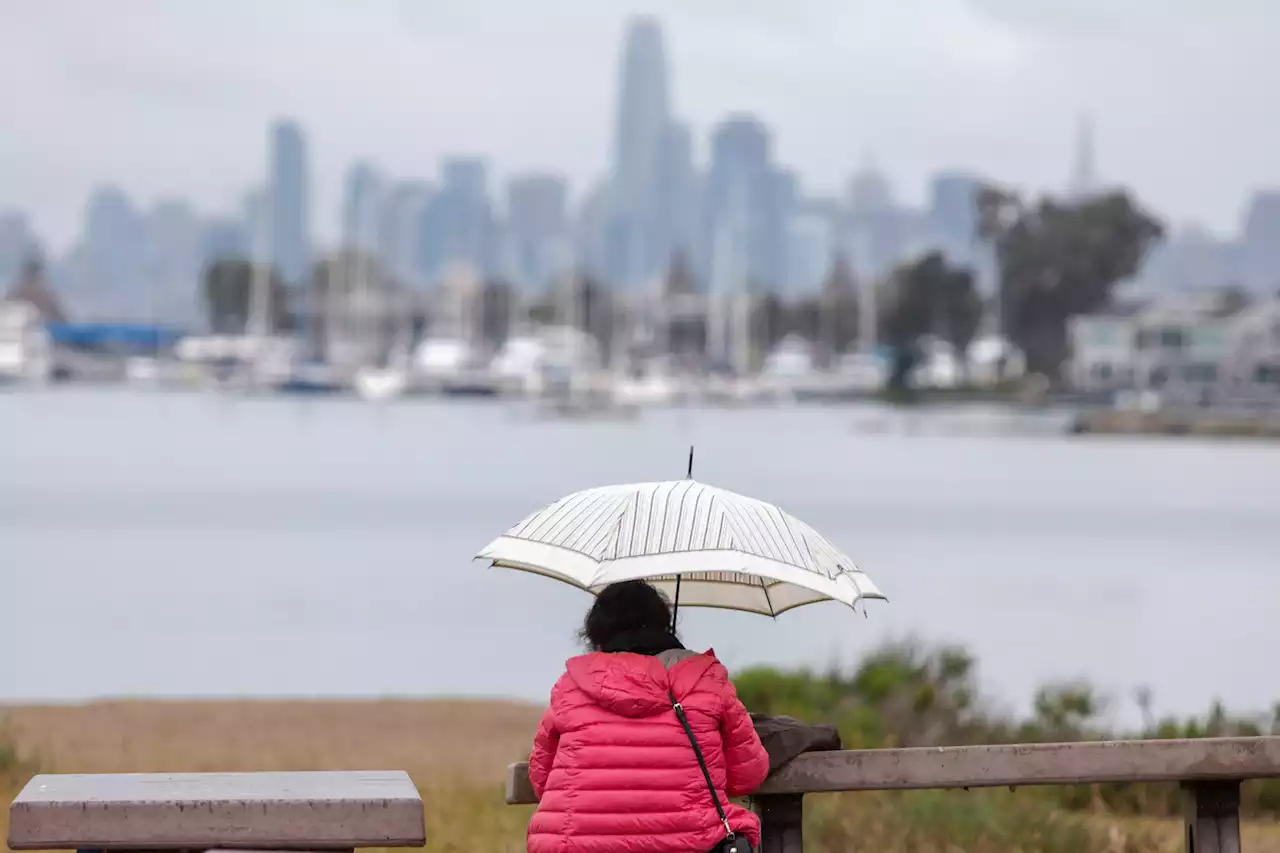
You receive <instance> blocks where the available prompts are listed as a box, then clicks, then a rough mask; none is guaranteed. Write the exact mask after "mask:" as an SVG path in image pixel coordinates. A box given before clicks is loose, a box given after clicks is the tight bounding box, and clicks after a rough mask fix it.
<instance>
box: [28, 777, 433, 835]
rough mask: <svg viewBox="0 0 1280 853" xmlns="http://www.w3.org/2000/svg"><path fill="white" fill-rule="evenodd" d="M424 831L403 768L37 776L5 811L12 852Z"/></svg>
mask: <svg viewBox="0 0 1280 853" xmlns="http://www.w3.org/2000/svg"><path fill="white" fill-rule="evenodd" d="M425 835H426V833H425V827H424V822H423V811H422V799H421V798H420V797H419V796H418V791H417V789H416V788H415V787H414V785H413V782H412V781H410V779H409V776H408V774H406V773H403V772H400V771H389V772H372V773H370V772H355V773H348V772H313V773H172V774H170V773H163V774H137V773H126V774H104V775H52V776H36V777H35V778H33V779H32V780H31V781H30V782H28V783H27V786H26V787H25V788H23V789H22V792H21V793H20V794H18V797H17V799H15V800H14V801H13V806H12V808H11V809H10V812H9V847H10V848H11V849H13V850H66V849H76V850H212V849H218V848H236V849H253V850H293V851H299V850H316V851H321V850H352V849H354V848H357V847H421V846H422V845H423V844H424V843H425Z"/></svg>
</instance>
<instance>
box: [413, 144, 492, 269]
mask: <svg viewBox="0 0 1280 853" xmlns="http://www.w3.org/2000/svg"><path fill="white" fill-rule="evenodd" d="M495 236H496V234H495V223H494V217H493V210H492V207H491V205H490V203H489V167H488V164H487V163H486V162H485V161H484V160H483V159H481V158H478V157H448V158H445V159H444V160H443V161H441V163H440V188H439V191H438V192H437V193H436V195H435V198H433V199H432V201H431V203H430V205H428V208H427V212H426V215H425V216H424V217H423V257H424V268H425V270H426V273H427V275H428V276H429V277H430V278H431V279H432V280H438V279H439V278H440V277H441V276H442V275H444V273H445V271H446V270H447V269H449V268H450V267H452V266H455V265H459V264H461V265H465V266H467V267H469V268H470V269H472V270H474V271H475V272H476V273H477V274H479V275H480V276H482V277H483V276H488V275H490V274H492V273H493V272H495V271H496V267H497V263H496V261H497V257H496V255H497V253H496V251H495Z"/></svg>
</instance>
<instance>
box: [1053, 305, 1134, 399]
mask: <svg viewBox="0 0 1280 853" xmlns="http://www.w3.org/2000/svg"><path fill="white" fill-rule="evenodd" d="M1136 342H1137V333H1136V328H1135V325H1134V320H1133V317H1132V316H1128V315H1125V314H1120V313H1116V314H1085V315H1079V316H1075V317H1071V318H1070V319H1069V320H1068V321H1067V343H1068V346H1069V347H1070V349H1071V358H1070V361H1068V363H1067V369H1066V374H1067V379H1068V381H1070V383H1071V385H1072V386H1073V387H1075V388H1078V389H1080V390H1082V391H1115V390H1119V389H1122V388H1131V387H1133V370H1134V357H1135V354H1136Z"/></svg>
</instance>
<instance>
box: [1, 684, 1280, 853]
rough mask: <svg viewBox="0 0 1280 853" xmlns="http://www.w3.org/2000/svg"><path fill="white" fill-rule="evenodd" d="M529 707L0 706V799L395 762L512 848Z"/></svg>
mask: <svg viewBox="0 0 1280 853" xmlns="http://www.w3.org/2000/svg"><path fill="white" fill-rule="evenodd" d="M538 715H539V710H538V709H537V708H532V707H529V706H525V705H518V704H505V703H500V702H450V701H384V702H103V703H93V704H87V705H77V706H48V707H19V708H12V709H8V710H7V711H0V717H4V718H5V719H6V720H7V726H0V728H5V727H7V729H8V731H9V733H10V735H11V737H12V740H13V742H14V743H15V744H16V747H17V756H16V757H11V759H10V762H9V764H10V769H9V770H7V771H6V770H5V768H4V767H0V795H3V796H5V797H8V798H11V797H12V796H13V795H14V794H15V793H16V792H17V790H18V788H20V787H21V785H22V783H23V781H24V778H25V776H26V775H29V773H30V769H31V768H32V767H34V766H36V765H38V766H39V769H40V770H41V771H45V772H63V773H68V772H84V773H105V772H165V771H247V770H315V769H327V770H343V769H349V770H354V769H364V770H380V769H402V770H406V771H408V773H409V774H410V775H411V776H412V777H413V779H414V781H415V782H416V783H417V785H418V787H419V788H420V789H421V790H422V793H423V801H424V804H425V807H426V817H427V834H428V838H429V842H428V847H429V849H430V850H432V851H440V852H441V853H444V851H448V853H453V851H458V852H459V853H461V851H464V850H465V851H473V850H477V849H483V850H489V851H495V853H503V851H512V853H515V851H521V850H523V849H524V826H525V823H526V822H527V820H528V815H529V810H528V809H524V808H510V807H507V806H504V805H503V804H502V793H501V788H502V780H503V773H504V770H505V768H506V766H507V764H508V763H510V762H511V761H514V760H519V759H521V758H523V757H524V756H525V755H526V754H527V750H528V746H529V739H530V737H531V736H532V733H533V729H534V727H535V725H536V724H537V721H538ZM0 740H3V738H0ZM0 747H3V744H2V743H0ZM812 806H813V807H812V808H810V809H808V812H809V847H810V849H811V850H822V851H828V850H830V851H835V850H844V849H847V848H848V846H849V845H850V844H851V843H853V840H854V839H857V840H858V842H857V843H858V846H859V847H866V849H883V850H897V851H904V853H905V851H912V853H932V851H937V853H960V852H961V851H964V852H965V853H985V851H987V850H991V851H993V853H994V851H1006V850H1022V851H1024V853H1031V851H1033V850H1034V851H1042V853H1056V851H1060V850H1061V851H1068V850H1069V851H1072V853H1076V851H1079V853H1089V851H1097V853H1145V851H1164V850H1168V851H1175V850H1180V849H1181V844H1182V834H1181V833H1182V830H1181V825H1180V824H1179V823H1178V822H1175V821H1113V820H1109V819H1106V818H1091V819H1089V820H1087V821H1082V820H1079V819H1076V818H1068V817H1062V816H1059V815H1054V814H1051V813H1048V812H1047V811H1046V809H1045V806H1044V805H1043V801H1037V800H1036V799H1035V798H1034V797H1030V796H1027V795H1019V794H1009V793H1008V792H975V793H974V794H965V793H941V792H921V793H919V794H906V795H903V794H896V795H894V794H885V795H878V794H858V795H847V796H839V797H822V798H814V801H813V803H812ZM6 836H7V810H5V811H0V838H3V837H6ZM1244 841H1245V848H1246V849H1248V850H1250V851H1251V853H1280V827H1277V826H1275V825H1250V826H1248V827H1246V829H1245V839H1244ZM0 850H3V851H7V848H0Z"/></svg>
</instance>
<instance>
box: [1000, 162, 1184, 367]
mask: <svg viewBox="0 0 1280 853" xmlns="http://www.w3.org/2000/svg"><path fill="white" fill-rule="evenodd" d="M977 204H978V223H979V234H980V236H981V237H982V238H983V239H985V240H987V241H988V242H989V243H990V244H991V245H992V246H993V247H994V249H995V254H996V259H997V261H998V263H999V267H1000V299H999V309H1000V318H1001V326H1002V330H1003V332H1004V334H1005V335H1006V336H1007V337H1008V338H1009V339H1010V340H1012V341H1013V342H1014V343H1015V344H1017V345H1018V347H1020V348H1021V349H1022V351H1023V352H1024V353H1025V354H1026V358H1027V367H1028V369H1029V370H1030V371H1032V372H1036V373H1042V374H1044V375H1046V376H1049V377H1057V376H1058V374H1059V371H1060V368H1061V366H1062V363H1063V361H1065V359H1066V356H1067V320H1068V318H1070V317H1071V316H1073V315H1077V314H1088V313H1092V312H1095V311H1098V310H1100V309H1102V308H1103V307H1104V306H1106V305H1107V303H1108V302H1109V301H1110V299H1111V295H1112V292H1113V290H1114V289H1115V286H1116V284H1117V283H1118V282H1121V281H1124V280H1125V279H1128V278H1130V277H1132V276H1133V275H1134V274H1135V273H1137V272H1138V270H1139V269H1140V268H1141V266H1142V263H1143V261H1144V259H1145V258H1146V255H1147V253H1148V251H1149V250H1150V249H1151V248H1152V247H1153V246H1154V245H1155V244H1156V242H1158V241H1159V240H1160V239H1161V237H1162V236H1163V233H1164V229H1163V226H1162V225H1161V223H1160V222H1159V221H1158V220H1157V219H1155V218H1153V217H1152V216H1151V215H1150V214H1148V213H1147V212H1146V211H1144V210H1143V209H1142V208H1141V207H1139V206H1138V205H1137V203H1135V202H1134V201H1133V200H1132V199H1131V198H1130V197H1129V195H1128V194H1127V193H1125V192H1123V191H1116V192H1110V193H1106V194H1103V195H1098V196H1093V197H1089V198H1085V199H1082V200H1080V201H1075V202H1060V201H1056V200H1054V199H1050V198H1042V199H1040V200H1039V201H1037V202H1034V203H1027V202H1024V201H1023V200H1022V199H1020V198H1019V197H1018V196H1017V195H1016V194H1014V193H1010V192H1008V191H1006V190H1003V189H1000V188H997V187H988V188H986V189H984V190H982V191H981V192H979V194H978V201H977Z"/></svg>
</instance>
